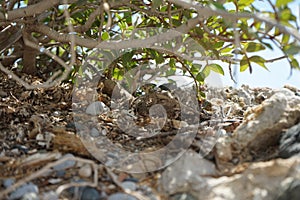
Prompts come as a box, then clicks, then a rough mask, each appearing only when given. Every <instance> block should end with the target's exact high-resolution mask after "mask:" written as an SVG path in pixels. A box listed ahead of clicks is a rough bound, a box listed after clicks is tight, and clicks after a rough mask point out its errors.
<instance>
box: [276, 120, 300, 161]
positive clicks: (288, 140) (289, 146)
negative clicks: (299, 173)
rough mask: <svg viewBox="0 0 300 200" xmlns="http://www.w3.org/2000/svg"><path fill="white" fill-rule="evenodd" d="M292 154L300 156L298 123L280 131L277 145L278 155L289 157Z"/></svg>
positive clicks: (299, 126) (299, 128) (299, 127)
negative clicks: (282, 131)
mask: <svg viewBox="0 0 300 200" xmlns="http://www.w3.org/2000/svg"><path fill="white" fill-rule="evenodd" d="M293 155H299V156H300V123H299V124H297V125H295V126H293V127H292V128H290V129H288V130H287V131H286V132H285V133H282V137H281V139H280V145H279V156H280V157H281V158H289V157H291V156H293Z"/></svg>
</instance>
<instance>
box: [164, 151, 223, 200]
mask: <svg viewBox="0 0 300 200" xmlns="http://www.w3.org/2000/svg"><path fill="white" fill-rule="evenodd" d="M216 174H217V172H216V168H215V165H214V164H213V163H212V162H210V161H208V160H206V159H204V158H202V157H201V156H200V155H199V154H197V153H195V152H194V151H191V150H189V151H187V152H186V153H185V154H183V155H182V156H181V157H180V158H179V159H178V160H177V161H175V162H174V163H173V164H172V165H170V166H169V167H168V168H167V169H166V170H165V171H164V172H163V173H162V179H161V182H162V187H163V190H164V191H165V192H166V193H168V194H170V195H172V194H175V193H178V192H190V191H199V189H201V188H204V187H206V182H205V180H204V178H202V177H201V176H213V175H216Z"/></svg>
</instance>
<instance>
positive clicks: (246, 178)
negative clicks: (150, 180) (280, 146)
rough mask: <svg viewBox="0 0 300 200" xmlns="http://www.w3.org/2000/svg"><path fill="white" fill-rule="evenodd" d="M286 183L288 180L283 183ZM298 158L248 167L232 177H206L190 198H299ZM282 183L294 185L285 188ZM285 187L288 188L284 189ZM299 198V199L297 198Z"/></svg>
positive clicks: (299, 161) (299, 174) (262, 199)
mask: <svg viewBox="0 0 300 200" xmlns="http://www.w3.org/2000/svg"><path fill="white" fill-rule="evenodd" d="M287 180H290V181H287ZM299 180H300V159H299V158H297V157H292V158H290V159H276V160H272V161H268V162H257V163H253V164H250V165H249V167H248V169H246V170H245V171H243V172H242V173H239V174H234V175H232V176H221V177H219V178H213V177H208V178H206V187H203V188H201V189H200V190H198V191H197V192H195V191H194V193H193V195H194V196H197V197H199V198H198V199H206V200H215V199H226V200H235V199H259V200H274V199H277V198H278V197H280V198H282V199H281V200H283V199H289V198H283V197H282V196H284V197H289V196H288V195H290V194H291V195H293V196H296V195H299V191H300V190H299ZM284 182H289V183H291V182H296V184H288V185H291V186H288V187H285V186H284V184H283V183H284ZM287 188H288V189H287ZM298 199H299V198H298Z"/></svg>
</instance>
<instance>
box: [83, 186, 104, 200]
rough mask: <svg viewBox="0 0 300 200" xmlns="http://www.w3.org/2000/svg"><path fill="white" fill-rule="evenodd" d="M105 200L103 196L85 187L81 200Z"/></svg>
mask: <svg viewBox="0 0 300 200" xmlns="http://www.w3.org/2000/svg"><path fill="white" fill-rule="evenodd" d="M101 199H103V200H104V199H105V198H104V197H103V196H101V194H100V193H99V192H98V190H96V189H95V188H92V187H84V188H83V189H82V192H81V196H80V200H101Z"/></svg>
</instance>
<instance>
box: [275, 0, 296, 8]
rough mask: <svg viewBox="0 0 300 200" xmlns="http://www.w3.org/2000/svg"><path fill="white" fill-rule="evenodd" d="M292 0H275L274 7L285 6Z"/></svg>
mask: <svg viewBox="0 0 300 200" xmlns="http://www.w3.org/2000/svg"><path fill="white" fill-rule="evenodd" d="M292 1H293V0H276V4H275V5H276V7H281V6H285V5H287V4H288V3H290V2H292Z"/></svg>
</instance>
